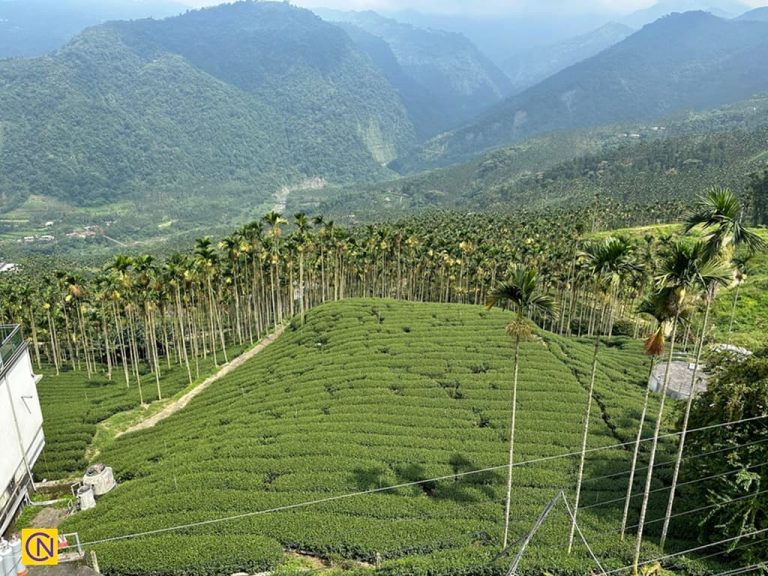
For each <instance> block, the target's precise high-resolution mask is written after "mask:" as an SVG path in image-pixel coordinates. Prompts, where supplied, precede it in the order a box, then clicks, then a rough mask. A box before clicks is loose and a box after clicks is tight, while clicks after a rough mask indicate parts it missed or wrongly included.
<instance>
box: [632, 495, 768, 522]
mask: <svg viewBox="0 0 768 576" xmlns="http://www.w3.org/2000/svg"><path fill="white" fill-rule="evenodd" d="M766 492H768V489H766V490H761V491H760V492H755V493H754V494H747V495H746V496H739V497H738V498H734V499H732V500H728V501H727V502H719V503H718V504H709V505H708V506H702V507H701V508H694V509H693V510H685V511H684V512H678V513H677V514H671V515H670V516H669V517H670V518H676V517H678V516H687V515H688V514H694V513H696V512H701V511H702V510H709V509H710V508H719V507H723V506H727V505H728V504H732V503H734V502H739V501H741V500H747V499H749V498H754V497H755V496H760V494H765V493H766ZM663 520H664V518H656V519H654V520H648V521H647V522H646V525H647V524H655V523H656V522H662V521H663ZM637 527H638V524H633V525H632V526H627V530H631V529H632V528H637Z"/></svg>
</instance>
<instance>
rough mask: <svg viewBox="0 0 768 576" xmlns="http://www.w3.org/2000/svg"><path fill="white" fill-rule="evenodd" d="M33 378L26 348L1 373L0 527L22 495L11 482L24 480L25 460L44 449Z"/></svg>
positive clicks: (41, 418)
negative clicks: (10, 508)
mask: <svg viewBox="0 0 768 576" xmlns="http://www.w3.org/2000/svg"><path fill="white" fill-rule="evenodd" d="M35 380H36V377H35V374H34V372H33V371H32V361H31V359H30V357H29V351H28V350H26V349H25V350H22V351H21V352H20V353H19V354H18V356H17V357H16V359H15V360H13V362H11V363H10V365H8V364H7V365H6V366H5V368H4V372H3V374H2V376H0V529H2V528H3V526H4V525H5V524H7V520H8V518H6V516H7V515H8V514H9V513H10V512H12V511H9V510H8V508H9V507H14V506H15V502H16V501H20V500H21V499H22V498H23V496H24V494H23V493H20V492H21V491H20V490H18V489H15V488H14V485H25V484H26V483H27V481H28V474H27V464H28V465H29V467H30V468H31V467H32V466H34V463H35V462H36V461H37V458H38V457H39V456H40V452H41V451H42V449H43V444H44V436H43V429H42V426H43V414H42V412H41V410H40V400H39V398H38V395H37V386H36V381H35ZM25 458H26V464H25ZM0 531H1V530H0Z"/></svg>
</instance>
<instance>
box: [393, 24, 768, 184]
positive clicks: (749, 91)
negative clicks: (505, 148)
mask: <svg viewBox="0 0 768 576" xmlns="http://www.w3.org/2000/svg"><path fill="white" fill-rule="evenodd" d="M764 91H768V24H765V23H761V22H739V21H729V20H724V19H721V18H717V17H715V16H712V15H711V14H707V13H704V12H687V13H684V14H673V15H671V16H667V17H665V18H662V19H661V20H658V21H657V22H654V23H653V24H650V25H648V26H645V27H644V28H643V29H642V30H640V31H639V32H637V33H635V34H633V35H631V36H629V37H628V38H627V39H625V40H623V41H622V42H620V43H619V44H616V45H615V46H613V47H611V48H608V49H607V50H604V51H603V52H601V53H600V54H598V55H596V56H594V57H592V58H589V59H587V60H585V61H583V62H580V63H578V64H576V65H574V66H571V67H569V68H567V69H565V70H563V71H562V72H559V73H558V74H555V75H554V76H552V77H550V78H548V79H546V80H544V81H543V82H541V83H540V84H538V85H536V86H534V87H532V88H530V89H528V90H526V91H525V92H523V93H521V94H519V95H517V96H513V97H511V98H508V99H506V100H505V101H504V102H502V103H501V104H499V105H497V106H495V107H494V108H493V109H491V110H490V111H489V112H487V113H486V114H484V115H483V116H482V117H481V118H480V119H478V120H477V121H476V122H473V123H471V124H468V125H467V126H465V127H463V128H461V129H459V130H456V131H454V132H451V133H449V134H446V135H442V136H440V137H437V138H435V139H433V140H432V141H430V142H429V143H427V144H426V145H425V146H424V147H422V149H421V150H420V151H419V152H418V153H417V154H415V155H412V156H409V157H406V158H404V159H400V160H399V161H398V162H396V163H395V164H393V167H395V168H397V169H398V170H400V171H407V172H411V171H417V170H419V169H423V168H428V167H435V166H446V165H449V164H452V163H456V162H457V161H460V160H465V159H468V158H470V157H472V156H473V155H475V154H477V153H478V152H481V151H483V150H487V149H489V148H493V147H497V146H501V145H505V144H511V143H514V142H518V141H521V140H523V139H524V138H527V137H529V136H532V135H536V134H542V133H546V132H553V131H558V130H565V129H573V128H583V127H590V126H598V125H601V124H610V123H615V122H624V121H632V120H642V119H650V118H655V117H659V116H663V115H667V114H670V113H672V112H674V111H676V110H682V109H705V108H708V107H713V106H718V105H723V104H727V103H729V102H735V101H738V100H742V99H745V98H748V97H750V96H752V95H754V94H757V93H760V92H764Z"/></svg>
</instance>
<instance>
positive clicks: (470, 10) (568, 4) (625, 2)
mask: <svg viewBox="0 0 768 576" xmlns="http://www.w3.org/2000/svg"><path fill="white" fill-rule="evenodd" d="M180 1H181V2H182V3H183V4H187V5H189V6H194V7H200V6H210V5H213V4H220V3H221V0H180ZM291 3H292V4H296V5H298V6H303V7H305V8H318V7H323V8H337V9H341V10H376V11H380V12H397V11H400V10H412V11H417V12H423V13H433V14H454V15H456V14H468V15H478V16H482V15H497V14H514V13H521V12H529V11H536V12H548V11H552V12H560V13H561V12H563V11H565V12H570V13H613V14H618V15H621V14H630V13H632V12H634V11H636V10H640V9H642V8H648V7H649V6H652V5H654V4H656V0H291ZM705 3H707V4H717V0H714V1H710V2H705ZM741 3H742V4H744V5H745V9H749V8H750V7H758V6H766V5H768V0H741Z"/></svg>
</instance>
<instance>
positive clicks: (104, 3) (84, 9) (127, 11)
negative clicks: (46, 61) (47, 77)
mask: <svg viewBox="0 0 768 576" xmlns="http://www.w3.org/2000/svg"><path fill="white" fill-rule="evenodd" d="M185 9H186V7H185V6H184V5H182V4H178V3H175V2H172V1H169V0H56V2H51V1H50V0H2V1H0V58H19V57H30V56H41V55H43V54H45V53H47V52H50V51H52V50H55V49H57V48H60V47H61V46H63V45H64V44H65V43H66V42H68V41H69V40H70V39H72V38H73V37H74V36H75V35H77V34H78V33H80V32H81V31H82V30H83V29H84V28H87V27H88V26H94V25H96V24H101V23H103V22H106V21H107V20H121V19H132V18H147V17H150V16H153V17H156V18H163V17H166V16H173V15H176V14H181V13H182V12H184V11H185Z"/></svg>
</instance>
